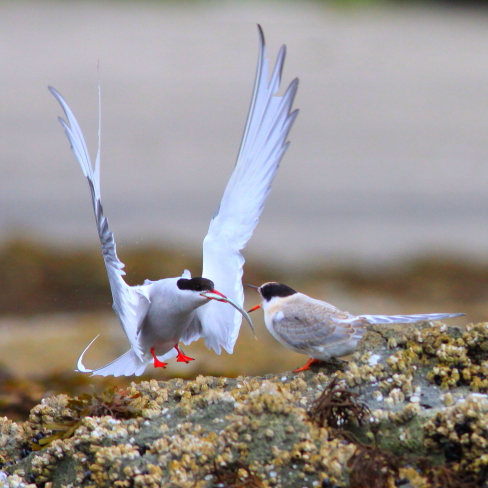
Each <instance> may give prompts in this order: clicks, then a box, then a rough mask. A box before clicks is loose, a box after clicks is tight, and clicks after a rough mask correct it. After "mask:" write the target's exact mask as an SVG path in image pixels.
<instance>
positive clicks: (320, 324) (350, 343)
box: [247, 282, 464, 373]
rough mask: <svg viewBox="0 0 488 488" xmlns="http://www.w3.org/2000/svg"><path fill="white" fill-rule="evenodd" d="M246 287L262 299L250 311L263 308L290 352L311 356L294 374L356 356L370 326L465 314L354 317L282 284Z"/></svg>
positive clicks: (274, 332) (276, 335) (268, 323)
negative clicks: (331, 360) (311, 367)
mask: <svg viewBox="0 0 488 488" xmlns="http://www.w3.org/2000/svg"><path fill="white" fill-rule="evenodd" d="M247 286H250V287H251V288H254V289H256V290H257V291H258V292H259V294H260V295H261V298H262V302H261V303H260V304H259V305H256V306H255V307H253V308H251V310H249V311H248V312H249V313H250V312H252V311H254V310H257V309H258V308H262V309H263V311H264V322H265V324H266V327H267V329H268V330H269V331H270V333H271V335H272V336H273V337H274V338H275V339H276V340H277V341H278V342H281V344H283V345H284V346H285V347H287V348H288V349H291V350H292V351H295V352H298V353H300V354H306V355H307V356H310V359H309V360H308V362H307V363H306V364H305V365H304V366H302V367H301V368H298V369H296V370H295V371H294V373H298V372H299V371H305V370H307V369H309V368H310V365H311V364H314V363H318V362H320V361H327V360H329V359H331V358H336V357H342V356H347V355H348V354H351V353H353V352H354V351H355V349H356V346H357V344H358V342H359V340H360V339H361V338H362V337H363V335H364V333H365V332H366V328H367V326H368V325H374V324H409V323H415V322H421V321H432V320H444V319H450V318H453V317H460V316H462V315H464V314H463V313H428V314H419V315H352V314H350V313H349V312H343V311H342V310H339V309H338V308H336V307H334V305H331V304H330V303H327V302H323V301H321V300H316V299H314V298H311V297H309V296H308V295H305V294H304V293H299V292H297V291H295V290H294V289H293V288H290V287H289V286H286V285H283V284H281V283H275V282H270V283H264V284H263V285H261V286H260V287H257V286H253V285H247Z"/></svg>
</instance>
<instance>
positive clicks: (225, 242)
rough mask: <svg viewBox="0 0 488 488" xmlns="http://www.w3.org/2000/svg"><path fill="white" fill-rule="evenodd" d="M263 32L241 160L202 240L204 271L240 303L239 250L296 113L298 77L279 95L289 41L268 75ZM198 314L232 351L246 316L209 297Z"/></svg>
mask: <svg viewBox="0 0 488 488" xmlns="http://www.w3.org/2000/svg"><path fill="white" fill-rule="evenodd" d="M259 35H260V48H259V60H258V67H257V73H256V80H255V84H254V92H253V96H252V101H251V106H250V109H249V114H248V118H247V122H246V128H245V130H244V136H243V138H242V142H241V147H240V150H239V154H238V157H237V163H236V165H235V168H234V171H233V173H232V175H231V177H230V180H229V182H228V183H227V187H226V189H225V192H224V196H223V197H222V201H221V203H220V207H219V209H218V210H217V212H216V213H215V215H214V217H213V219H212V220H211V222H210V227H209V229H208V233H207V236H206V237H205V240H204V241H203V271H202V276H204V277H205V278H209V279H211V280H212V281H213V282H214V283H215V287H216V289H217V290H219V291H220V292H222V293H224V295H227V296H228V297H229V298H231V299H232V300H234V301H235V302H237V303H238V304H239V305H242V304H243V302H244V291H243V289H242V273H243V271H242V266H243V264H244V258H243V256H242V255H241V253H240V252H239V251H240V250H241V249H243V248H244V246H245V245H246V244H247V241H248V240H249V239H250V237H251V235H252V233H253V231H254V228H255V227H256V224H257V223H258V219H259V216H260V214H261V211H262V210H263V207H264V202H265V200H266V197H267V196H268V193H269V191H270V189H271V183H272V181H273V178H274V176H275V174H276V171H277V169H278V166H279V164H280V161H281V158H282V157H283V154H284V153H285V151H286V149H287V147H288V144H289V143H288V142H287V141H286V139H287V137H288V132H289V131H290V128H291V126H292V124H293V122H294V120H295V118H296V116H297V114H298V111H297V110H295V111H294V112H291V107H292V104H293V99H294V97H295V94H296V91H297V88H298V79H295V80H293V81H292V83H291V84H290V86H289V87H288V89H287V90H286V92H285V94H284V95H283V96H276V95H275V94H276V92H277V91H278V90H279V88H280V82H281V72H282V69H283V63H284V61H285V53H286V49H285V46H282V47H281V49H280V52H279V54H278V58H277V61H276V65H275V68H274V70H273V74H272V76H271V79H270V78H269V66H268V64H269V63H268V59H267V57H266V49H265V43H264V36H263V32H262V30H261V27H260V26H259ZM197 314H198V317H199V319H200V322H201V326H202V336H203V337H204V339H205V344H206V345H207V347H208V348H213V349H214V350H215V352H217V353H218V354H220V350H221V349H220V348H221V346H222V347H224V349H226V350H227V351H228V352H229V353H231V352H232V351H233V348H234V343H235V341H236V339H237V335H238V334H239V327H240V324H241V321H242V317H241V315H240V314H239V312H237V311H235V310H234V309H233V308H232V307H230V306H228V305H225V304H222V303H217V302H216V301H211V302H210V303H208V304H206V305H205V306H204V307H200V308H199V309H198V311H197Z"/></svg>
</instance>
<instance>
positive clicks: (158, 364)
mask: <svg viewBox="0 0 488 488" xmlns="http://www.w3.org/2000/svg"><path fill="white" fill-rule="evenodd" d="M149 352H150V353H151V354H152V357H153V358H154V367H155V368H166V366H167V365H168V363H163V362H162V361H160V360H159V359H158V358H157V357H156V353H155V352H154V347H153V348H152V349H151V350H150V351H149Z"/></svg>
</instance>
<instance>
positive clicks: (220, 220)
mask: <svg viewBox="0 0 488 488" xmlns="http://www.w3.org/2000/svg"><path fill="white" fill-rule="evenodd" d="M258 27H259V26H258ZM259 38H260V48H259V59H258V67H257V73H256V79H255V83H254V90H253V95H252V101H251V105H250V109H249V113H248V117H247V122H246V127H245V130H244V135H243V138H242V142H241V146H240V149H239V153H238V157H237V162H236V165H235V167H234V171H233V173H232V175H231V177H230V179H229V182H228V183H227V186H226V188H225V191H224V195H223V197H222V201H221V203H220V206H219V208H218V209H217V211H216V212H215V215H214V216H213V218H212V220H211V221H210V226H209V230H208V233H207V235H206V237H205V239H204V241H203V270H202V276H203V277H204V278H202V277H198V278H192V277H191V275H190V272H189V271H188V270H185V271H184V273H183V274H182V276H181V277H176V278H165V279H162V280H159V281H149V280H146V281H145V282H144V284H143V285H139V286H129V285H127V284H126V282H125V281H124V279H123V275H124V274H125V272H124V270H123V268H124V264H123V263H122V262H121V261H120V260H119V258H118V257H117V253H116V248H115V240H114V237H113V234H112V232H111V231H110V230H109V227H108V222H107V219H106V218H105V216H104V213H103V208H102V203H101V197H100V128H99V144H98V152H97V156H96V159H95V166H94V167H93V165H92V162H91V159H90V156H89V153H88V149H87V147H86V143H85V140H84V137H83V134H82V132H81V129H80V127H79V125H78V122H77V120H76V118H75V116H74V115H73V112H72V111H71V109H70V108H69V106H68V104H67V103H66V102H65V100H64V99H63V97H62V96H61V95H60V94H59V93H58V92H57V91H56V90H55V89H54V88H52V87H50V88H49V89H50V91H51V92H52V94H53V95H54V96H55V97H56V99H57V100H58V102H59V103H60V104H61V107H62V109H63V111H64V113H65V115H66V119H67V120H66V121H65V120H63V119H61V118H60V119H59V120H60V122H61V124H62V125H63V127H64V129H65V132H66V135H67V137H68V139H69V141H70V143H71V149H72V151H73V153H74V155H75V157H76V159H77V160H78V162H79V164H80V166H81V169H82V171H83V174H84V175H85V177H86V178H87V180H88V185H89V187H90V192H91V195H92V201H93V208H94V212H95V220H96V224H97V229H98V235H99V238H100V242H101V245H102V253H103V259H104V261H105V266H106V268H107V274H108V279H109V282H110V288H111V291H112V297H113V302H114V303H113V308H114V310H115V312H116V314H117V315H118V317H119V320H120V323H121V325H122V328H123V329H124V332H125V334H126V336H127V338H128V340H129V342H130V345H131V349H130V350H129V351H127V352H126V353H125V354H124V355H122V356H120V357H119V358H118V359H116V360H115V361H113V362H111V363H110V364H107V365H106V366H103V367H101V368H98V369H95V370H91V369H88V368H86V367H85V366H84V365H83V355H84V353H85V352H86V350H87V349H88V348H89V347H90V345H91V344H92V343H93V341H92V343H90V344H89V345H88V347H87V348H86V349H85V350H84V351H83V353H82V354H81V356H80V358H79V360H78V371H81V372H89V373H92V374H93V375H102V376H108V375H114V376H121V375H125V376H130V375H132V374H136V375H141V374H142V373H143V372H144V370H145V369H146V366H147V365H148V364H149V363H150V362H151V361H153V362H154V366H155V367H164V366H165V365H166V364H165V363H164V361H165V360H166V359H168V358H171V357H174V356H177V361H184V362H188V361H190V360H192V358H190V357H188V356H186V355H184V354H183V353H182V352H181V350H180V349H179V346H178V343H179V342H180V341H181V342H183V343H184V344H189V343H190V342H193V341H195V340H197V339H199V338H200V337H203V338H204V340H205V344H206V346H207V347H208V348H209V349H210V348H211V349H213V350H214V351H215V352H216V353H217V354H220V352H221V348H222V347H223V348H224V349H225V350H226V351H227V352H229V353H232V351H233V348H234V344H235V341H236V339H237V336H238V333H239V328H240V325H241V322H242V317H241V315H240V314H242V315H243V316H244V317H245V318H246V320H248V322H249V324H250V325H251V327H252V323H251V321H250V319H249V316H248V315H247V314H246V312H245V311H244V310H243V309H242V304H243V302H244V292H243V289H242V273H243V270H242V266H243V264H244V257H243V256H242V255H241V253H240V250H242V249H243V248H244V247H245V245H246V243H247V242H248V240H249V239H250V237H251V235H252V233H253V230H254V228H255V227H256V224H257V223H258V219H259V216H260V214H261V211H262V209H263V206H264V202H265V200H266V197H267V195H268V193H269V191H270V189H271V183H272V181H273V178H274V176H275V174H276V171H277V169H278V166H279V163H280V161H281V158H282V157H283V154H284V153H285V151H286V149H287V147H288V145H289V143H288V142H287V137H288V133H289V131H290V128H291V126H292V124H293V122H294V120H295V118H296V116H297V113H298V111H297V110H295V111H293V112H292V111H291V108H292V104H293V100H294V97H295V94H296V91H297V88H298V79H295V80H293V81H292V82H291V84H290V85H289V86H288V88H287V90H286V92H285V93H284V94H283V95H282V96H276V92H277V91H278V90H279V88H280V82H281V72H282V69H283V63H284V60H285V52H286V49H285V46H282V47H281V49H280V51H279V54H278V57H277V61H276V64H275V67H274V70H273V73H272V75H271V77H270V76H269V66H268V64H269V63H268V59H267V57H266V50H265V42H264V36H263V32H262V30H261V27H259ZM99 118H100V117H99ZM99 125H100V121H99ZM214 283H215V285H214ZM215 287H217V289H218V290H219V291H216V290H215ZM217 302H227V303H229V304H230V305H232V306H233V307H234V308H235V309H237V311H236V310H233V309H232V308H231V307H225V306H223V305H221V304H218V303H217Z"/></svg>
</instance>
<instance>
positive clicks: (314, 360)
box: [293, 358, 322, 373]
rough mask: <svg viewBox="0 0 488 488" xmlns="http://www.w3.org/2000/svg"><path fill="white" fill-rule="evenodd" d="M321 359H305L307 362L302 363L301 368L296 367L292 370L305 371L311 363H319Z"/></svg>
mask: <svg viewBox="0 0 488 488" xmlns="http://www.w3.org/2000/svg"><path fill="white" fill-rule="evenodd" d="M321 362H322V361H320V359H314V358H310V359H309V360H308V361H307V364H305V365H303V366H302V367H301V368H297V369H295V370H293V372H294V373H299V372H300V371H307V369H310V366H311V365H312V364H316V363H321Z"/></svg>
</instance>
